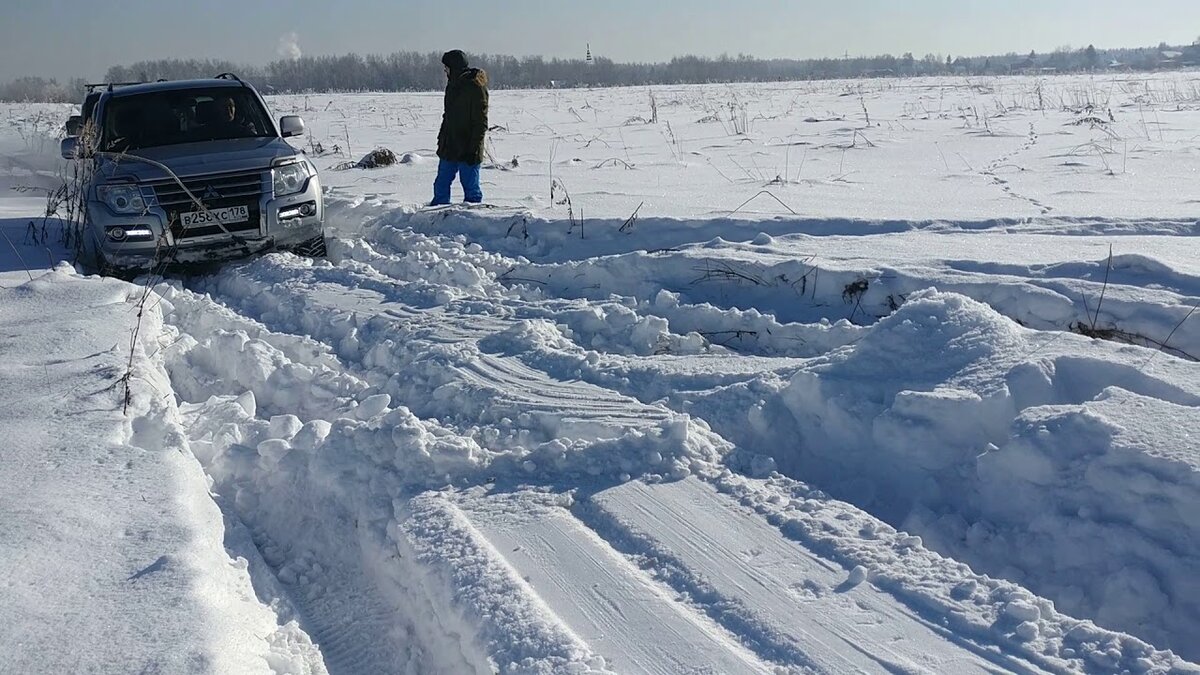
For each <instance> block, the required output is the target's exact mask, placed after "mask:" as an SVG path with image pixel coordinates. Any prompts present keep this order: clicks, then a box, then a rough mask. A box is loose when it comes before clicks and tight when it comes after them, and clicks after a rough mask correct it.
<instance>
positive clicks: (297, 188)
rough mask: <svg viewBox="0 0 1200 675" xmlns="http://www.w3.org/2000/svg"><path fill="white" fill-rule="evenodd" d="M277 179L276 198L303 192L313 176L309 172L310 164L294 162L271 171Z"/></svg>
mask: <svg viewBox="0 0 1200 675" xmlns="http://www.w3.org/2000/svg"><path fill="white" fill-rule="evenodd" d="M271 173H272V175H273V177H274V179H275V196H276V197H286V196H288V195H294V194H296V193H297V192H303V191H304V188H305V186H306V185H307V183H308V177H309V176H310V175H312V174H311V173H310V172H309V170H308V162H293V163H291V164H284V165H283V166H277V167H275V168H274V169H273V170H272V171H271Z"/></svg>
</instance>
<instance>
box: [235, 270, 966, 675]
mask: <svg viewBox="0 0 1200 675" xmlns="http://www.w3.org/2000/svg"><path fill="white" fill-rule="evenodd" d="M283 260H284V259H276V260H273V261H260V262H259V263H256V265H258V266H259V267H265V268H267V269H266V270H260V271H263V272H264V276H266V277H273V276H275V275H281V277H282V279H281V280H280V281H278V282H272V281H263V280H262V279H258V280H257V281H255V280H254V279H250V278H249V277H248V276H246V275H245V274H244V271H238V272H233V273H230V274H227V275H225V280H224V285H225V286H226V288H225V290H224V293H221V292H218V294H217V295H218V297H220V298H223V299H224V300H225V301H226V302H229V303H230V304H231V306H242V307H247V308H250V309H251V310H252V311H251V314H252V315H255V316H256V318H260V319H263V320H265V321H267V322H268V325H271V324H272V323H277V324H278V326H277V327H278V328H281V329H283V328H286V327H287V326H289V325H291V324H292V323H293V322H294V321H296V320H297V318H298V317H301V316H303V317H309V318H310V320H307V321H306V322H305V326H306V327H309V328H313V329H314V336H315V337H317V338H318V339H319V340H322V341H325V342H326V343H328V344H331V345H340V346H341V348H342V350H343V351H345V352H347V355H346V356H347V358H349V360H350V361H351V362H357V363H359V364H360V365H361V367H364V368H368V369H370V368H375V369H378V368H379V367H381V366H385V365H387V362H386V360H380V359H381V358H382V357H383V356H384V354H380V353H379V352H377V351H376V347H378V346H380V345H384V344H388V349H397V348H398V349H400V350H401V351H400V352H397V353H407V352H404V351H403V350H406V349H409V350H415V351H416V352H422V350H428V349H431V348H445V347H447V346H449V347H450V348H451V349H450V350H449V353H450V354H451V356H452V359H451V360H450V361H440V362H438V364H437V365H438V367H439V368H440V369H441V370H442V371H443V373H442V374H443V379H441V380H438V381H437V384H436V386H435V387H433V389H432V392H437V391H445V390H447V389H451V390H452V389H455V388H457V387H468V386H467V385H464V384H463V381H464V380H467V379H469V377H468V371H469V370H470V369H469V368H463V367H462V364H463V361H462V360H463V359H466V360H467V361H470V360H471V359H478V358H479V357H480V356H481V354H482V353H478V352H472V351H471V350H465V351H464V350H462V349H461V347H462V345H461V344H458V343H454V342H451V343H449V344H448V345H447V344H446V343H444V342H442V343H438V344H434V343H430V345H429V346H424V347H418V346H416V343H415V342H414V341H413V340H412V339H411V338H412V337H413V335H417V334H419V333H420V331H421V330H425V329H427V328H429V327H428V326H424V327H419V329H418V330H416V332H415V333H413V332H412V331H413V329H414V326H411V325H410V326H407V327H398V326H395V325H391V324H393V323H395V320H394V319H392V318H390V317H389V316H388V315H383V314H378V315H377V319H376V320H377V321H379V322H383V323H386V324H388V326H387V327H388V328H390V330H384V327H383V326H379V325H377V326H375V327H371V326H369V322H365V323H364V322H361V321H360V322H356V321H353V320H349V319H348V318H347V317H346V316H345V313H344V312H343V311H342V310H341V309H339V305H338V304H337V301H336V293H334V294H333V295H332V296H325V295H324V294H325V293H329V292H333V291H335V290H336V289H334V288H332V287H331V286H330V282H329V280H328V278H327V277H325V276H323V275H324V274H325V272H322V273H320V274H311V275H310V274H309V272H310V271H312V270H307V269H306V268H305V267H304V266H303V265H302V264H301V265H295V264H294V263H288V262H283ZM231 277H237V278H236V280H235V279H234V278H231ZM220 285H222V284H218V286H220ZM323 298H324V299H323ZM394 300H395V299H394V298H392V299H385V298H379V299H378V304H379V306H380V307H379V308H380V309H382V307H383V306H384V305H387V304H391V303H392V302H394ZM370 302H371V301H370V299H369V298H366V297H365V296H363V295H361V294H356V295H355V297H354V299H353V302H352V304H353V306H354V307H355V308H356V311H367V310H369V308H370ZM255 308H261V309H255ZM421 311H428V312H433V313H434V314H437V315H438V318H437V319H436V320H435V323H437V325H438V326H445V325H448V323H449V322H451V319H450V318H449V317H447V316H445V315H444V311H445V308H439V309H436V310H421ZM257 312H261V313H257ZM402 314H404V316H406V317H407V320H408V321H409V322H410V323H420V321H419V320H418V319H416V318H415V317H414V315H413V314H412V313H409V312H402ZM456 320H464V321H468V322H469V321H470V318H469V317H458V318H457V319H456ZM355 326H356V327H357V328H359V329H366V330H362V331H347V330H346V329H347V327H355ZM459 332H466V333H471V332H474V331H459ZM483 332H486V331H483ZM350 338H353V340H350ZM398 341H402V342H403V343H404V344H405V345H407V346H406V347H397V344H398ZM485 341H486V340H485ZM351 347H352V348H351ZM413 355H414V354H410V356H413ZM455 364H458V365H455ZM392 365H397V364H395V363H393V364H392ZM410 365H411V364H407V363H400V364H399V367H395V368H393V370H396V371H404V372H406V374H407V373H410V372H411V370H412V369H411V367H410ZM524 370H525V371H526V372H535V371H533V370H531V369H530V368H529V367H528V366H527V365H526V366H524ZM476 374H478V371H476ZM391 379H394V378H390V379H389V381H390V380H391ZM533 381H534V382H536V378H533ZM475 384H482V385H483V386H485V387H486V386H488V385H489V383H487V382H483V383H479V382H477V383H475ZM495 384H496V383H495V382H494V381H493V382H491V383H490V385H491V386H492V387H495ZM468 388H469V387H468ZM421 391H424V392H425V393H424V394H421V393H420V392H421ZM595 391H603V390H601V389H599V388H597V389H596V390H595ZM398 393H403V392H398ZM408 394H410V395H413V396H425V397H429V395H430V390H429V389H428V388H425V389H421V388H420V387H418V388H417V389H416V390H411V391H409V392H408ZM496 395H497V393H496V392H495V391H494V390H493V391H490V392H489V393H488V396H493V397H494V396H496ZM612 395H613V394H611V393H610V394H608V396H612ZM399 400H401V401H404V400H406V399H404V397H403V396H402V397H401V398H400V399H399ZM454 400H455V399H454V398H453V397H450V398H445V399H442V401H441V402H442V404H443V405H446V404H447V403H448V402H450V401H454ZM494 400H498V401H500V402H503V401H504V400H505V399H503V398H499V399H494ZM625 400H626V402H627V405H629V406H630V407H631V409H633V410H636V409H639V408H640V409H643V410H645V409H653V408H656V407H650V406H644V405H642V404H638V403H637V402H636V401H634V400H633V399H625ZM564 402H565V403H567V404H568V409H569V407H570V406H575V405H577V404H578V402H577V401H574V400H570V399H568V400H566V401H564ZM485 409H486V407H481V408H478V409H476V410H474V411H472V412H471V413H470V414H469V415H460V416H459V417H458V418H457V423H458V424H463V425H466V424H467V423H468V421H469V419H475V420H476V421H475V422H474V424H476V425H478V424H479V423H480V422H483V423H484V424H485V425H487V424H488V422H487V421H486V418H485V415H486V410H485ZM656 409H657V410H659V411H661V410H662V409H661V408H656ZM523 424H525V425H526V426H525V427H524V430H525V431H529V430H531V429H532V428H533V426H534V425H532V424H531V423H530V421H528V420H527V421H526V422H524V423H523ZM464 428H465V427H464ZM583 431H584V430H583V429H582V428H578V429H576V432H577V433H579V434H580V437H581V438H582V437H583V433H582V432H583ZM591 434H592V438H594V437H595V435H596V432H595V430H594V429H593V430H591ZM631 470H632V469H631ZM534 478H535V479H536V476H534ZM483 513H484V515H482V516H479V519H480V523H481V524H482V527H483V530H482V535H481V536H484V537H485V538H488V535H489V530H488V527H487V522H486V521H487V519H488V518H489V515H494V514H489V513H488V511H487V509H483ZM493 529H494V528H493ZM579 532H580V533H581V536H595V534H591V535H589V534H587V533H588V532H589V530H588V529H587V528H583V527H582V526H580V530H579ZM491 534H492V535H495V536H494V537H492V538H488V542H490V544H491V546H492V547H493V548H495V549H496V550H497V551H498V552H501V551H505V550H506V548H505V544H504V542H501V543H500V544H497V543H496V542H495V541H493V539H494V538H495V537H498V536H501V535H496V533H495V532H491ZM776 536H778V535H776ZM601 541H605V542H606V541H607V540H604V539H601ZM533 543H536V542H533ZM530 545H532V543H530ZM607 545H608V544H607V543H605V546H607ZM514 553H515V551H514ZM498 555H500V556H501V560H502V561H503V562H502V563H501V564H502V565H503V566H505V567H508V566H512V569H514V570H515V571H516V573H518V574H520V573H521V571H522V564H525V565H528V562H526V563H521V562H520V561H518V560H515V559H513V558H512V557H511V556H509V554H508V553H498ZM605 555H608V556H613V555H616V556H618V558H619V557H620V555H619V554H617V553H616V552H615V551H610V553H606V554H605ZM525 569H528V567H526V568H525ZM549 571H558V572H559V573H563V572H562V571H561V570H557V568H555V567H553V564H551V569H550V570H549ZM562 578H563V579H567V578H568V577H562ZM564 583H565V582H564ZM654 583H659V582H654ZM651 585H652V586H653V584H651ZM558 587H561V584H560V585H559V586H558ZM625 587H628V585H626V586H625ZM605 597H610V598H611V597H612V596H611V595H607V596H605ZM721 597H724V596H721ZM541 601H542V602H547V599H546V598H545V597H543V598H542V600H541ZM549 602H550V604H551V606H552V609H555V603H554V601H549ZM721 602H726V601H725V600H718V601H716V603H715V604H720V603H721ZM570 604H571V603H569V602H565V603H564V601H563V600H562V599H561V598H560V600H558V605H559V606H561V607H563V608H564V609H561V612H562V613H563V614H566V613H567V612H568V610H567V609H565V608H566V607H568V606H569V605H570ZM607 606H609V607H610V609H611V611H618V610H620V611H624V609H623V608H622V607H621V605H620V604H619V603H618V604H616V605H615V606H614V605H613V604H612V603H607ZM657 611H666V612H668V615H670V613H671V612H678V611H680V610H678V609H671V610H668V609H665V608H664V609H662V610H657ZM687 612H692V613H695V612H696V610H695V609H694V608H688V609H687ZM687 612H685V613H684V615H683V616H685V617H687V616H688V614H687ZM555 615H556V616H559V619H563V617H562V616H561V615H559V614H558V613H556V614H555ZM897 616H898V615H897ZM893 618H894V617H893ZM566 620H567V621H568V624H570V619H566ZM697 620H698V619H695V618H692V619H689V620H688V621H689V622H693V623H694V622H695V621H697ZM707 621H708V619H704V620H702V621H701V623H705V622H707ZM576 625H578V621H577V622H576ZM571 627H572V628H573V629H574V628H575V626H571ZM722 628H723V629H725V630H730V629H732V630H731V632H730V633H729V634H728V635H729V637H725V638H722V640H733V641H734V642H735V643H742V644H758V643H760V642H761V640H762V632H761V631H759V632H755V629H750V628H746V627H745V626H741V628H739V624H737V623H736V622H735V623H733V624H729V625H723V626H722ZM803 639H807V638H803ZM871 649H872V648H868V651H871ZM960 651H961V650H960ZM799 654H800V652H795V651H792V652H787V651H780V650H779V649H774V651H772V650H770V649H769V650H767V652H764V654H763V656H766V657H767V658H770V657H774V658H777V659H781V660H782V662H783V663H791V664H792V665H802V664H803V663H805V661H803V660H802V659H801V657H800V656H799ZM604 655H605V656H607V657H609V658H612V655H611V654H604ZM768 655H769V656H768ZM781 655H782V656H781ZM946 658H949V659H953V658H966V659H971V658H974V657H973V656H972V655H971V654H970V653H969V651H968V652H967V653H966V654H965V655H962V654H960V655H959V656H958V657H954V656H947V657H946ZM889 659H890V657H889ZM889 659H885V660H884V661H883V662H878V661H874V662H873V663H875V665H877V666H879V667H880V669H894V668H895V667H896V666H897V663H902V662H903V660H902V659H901V660H899V661H897V660H894V659H890V660H889ZM868 661H870V659H868Z"/></svg>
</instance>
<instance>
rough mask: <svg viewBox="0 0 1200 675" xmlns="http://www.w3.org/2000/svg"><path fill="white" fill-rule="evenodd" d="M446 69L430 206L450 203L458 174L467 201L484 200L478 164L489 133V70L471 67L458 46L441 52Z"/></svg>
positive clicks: (481, 158)
mask: <svg viewBox="0 0 1200 675" xmlns="http://www.w3.org/2000/svg"><path fill="white" fill-rule="evenodd" d="M442 65H443V66H444V67H445V71H446V101H445V112H443V113H442V128H441V130H440V131H438V149H437V154H438V159H439V160H440V161H439V162H438V173H437V178H436V179H434V182H433V201H432V202H430V206H436V205H439V204H449V203H450V186H451V184H453V183H454V177H455V176H456V175H457V176H458V179H459V182H460V183H461V184H462V187H463V198H464V201H466V202H469V203H473V204H478V203H480V202H482V201H483V189H482V188H480V187H479V168H480V165H482V164H483V155H484V151H483V139H484V136H485V134H486V133H487V128H488V122H487V114H488V90H487V84H488V79H487V73H485V72H484V71H482V70H480V69H479V68H471V67H470V66H469V64H468V63H467V55H466V54H464V53H463V52H462V51H461V50H458V49H455V50H452V51H448V52H446V53H445V54H443V55H442Z"/></svg>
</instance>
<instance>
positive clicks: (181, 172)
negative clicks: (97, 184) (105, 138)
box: [102, 137, 299, 181]
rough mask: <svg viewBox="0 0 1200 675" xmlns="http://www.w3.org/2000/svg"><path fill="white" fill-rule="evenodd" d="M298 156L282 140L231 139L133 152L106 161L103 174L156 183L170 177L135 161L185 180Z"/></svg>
mask: <svg viewBox="0 0 1200 675" xmlns="http://www.w3.org/2000/svg"><path fill="white" fill-rule="evenodd" d="M298 154H299V151H298V150H296V149H295V148H293V147H292V146H291V145H288V143H287V142H286V141H284V140H283V139H282V138H275V137H272V138H231V139H228V140H223V141H205V142H202V143H180V144H179V145H165V146H162V147H157V148H141V149H139V150H133V151H130V152H128V153H126V155H125V156H123V157H109V158H106V159H105V160H104V162H103V168H102V173H103V174H104V175H106V176H108V177H109V178H132V179H134V180H137V181H155V180H163V179H167V178H170V177H171V176H170V175H169V174H168V173H166V172H165V171H163V170H162V168H160V167H158V166H156V165H155V164H151V163H149V162H140V161H138V158H145V159H148V160H150V161H151V162H156V163H157V164H162V165H163V166H166V167H167V168H169V169H170V170H171V171H172V172H174V173H175V175H176V176H178V177H180V178H187V177H188V176H197V175H205V174H213V173H228V172H235V171H252V170H254V169H267V168H269V167H270V166H271V163H272V162H274V161H275V160H277V159H285V158H289V157H295V156H297V155H298Z"/></svg>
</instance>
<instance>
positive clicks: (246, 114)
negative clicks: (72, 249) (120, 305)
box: [61, 73, 325, 277]
mask: <svg viewBox="0 0 1200 675" xmlns="http://www.w3.org/2000/svg"><path fill="white" fill-rule="evenodd" d="M90 113H91V114H90V115H89V116H88V120H87V124H86V125H84V126H83V127H82V129H81V130H82V131H83V132H84V133H83V134H82V135H79V136H68V137H67V138H65V139H63V141H62V147H61V152H62V156H63V157H64V158H66V159H70V160H73V161H75V162H79V163H80V164H81V165H82V169H81V170H79V171H77V175H80V176H84V178H82V179H80V185H79V186H78V187H79V194H80V200H81V202H82V204H81V208H80V212H81V222H80V223H79V224H78V227H79V230H78V232H79V235H80V236H79V238H78V245H79V247H80V251H81V254H82V258H83V261H84V262H85V264H91V265H94V266H95V268H96V269H97V270H98V271H100V272H101V273H102V274H114V275H118V276H127V277H128V276H136V275H137V274H139V273H142V272H146V271H151V270H154V269H156V268H158V267H159V266H160V265H170V264H191V263H206V262H216V261H224V260H231V259H235V258H241V257H246V256H249V255H253V254H255V253H261V252H269V251H281V250H290V251H294V252H296V253H300V254H303V255H312V256H322V255H324V254H325V239H324V229H323V228H324V205H323V202H322V198H321V185H320V180H319V178H318V176H317V170H316V167H314V166H313V164H312V163H311V162H310V161H309V160H308V159H307V157H305V155H304V153H303V152H302V151H300V150H297V149H296V148H294V147H292V146H291V145H290V144H289V143H288V142H287V141H286V140H285V139H287V138H289V137H293V136H299V135H301V134H303V133H304V122H303V120H301V119H300V118H299V117H297V116H294V115H287V116H284V117H282V118H280V119H279V121H278V124H276V122H275V121H274V119H273V118H272V117H271V116H270V113H269V112H268V109H267V106H266V102H265V101H264V100H263V98H262V96H261V95H259V93H258V92H257V91H256V90H255V89H254V88H253V87H252V86H250V85H249V84H247V83H245V82H243V81H242V80H241V79H239V78H238V77H237V76H235V75H232V74H229V73H223V74H221V75H218V76H217V77H215V78H212V79H201V80H184V81H160V82H153V83H145V84H132V85H128V84H127V85H123V86H108V87H106V88H105V89H104V90H103V91H102V93H101V94H100V96H99V97H98V98H97V99H96V100H95V101H94V108H93V109H92V110H91V111H90Z"/></svg>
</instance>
